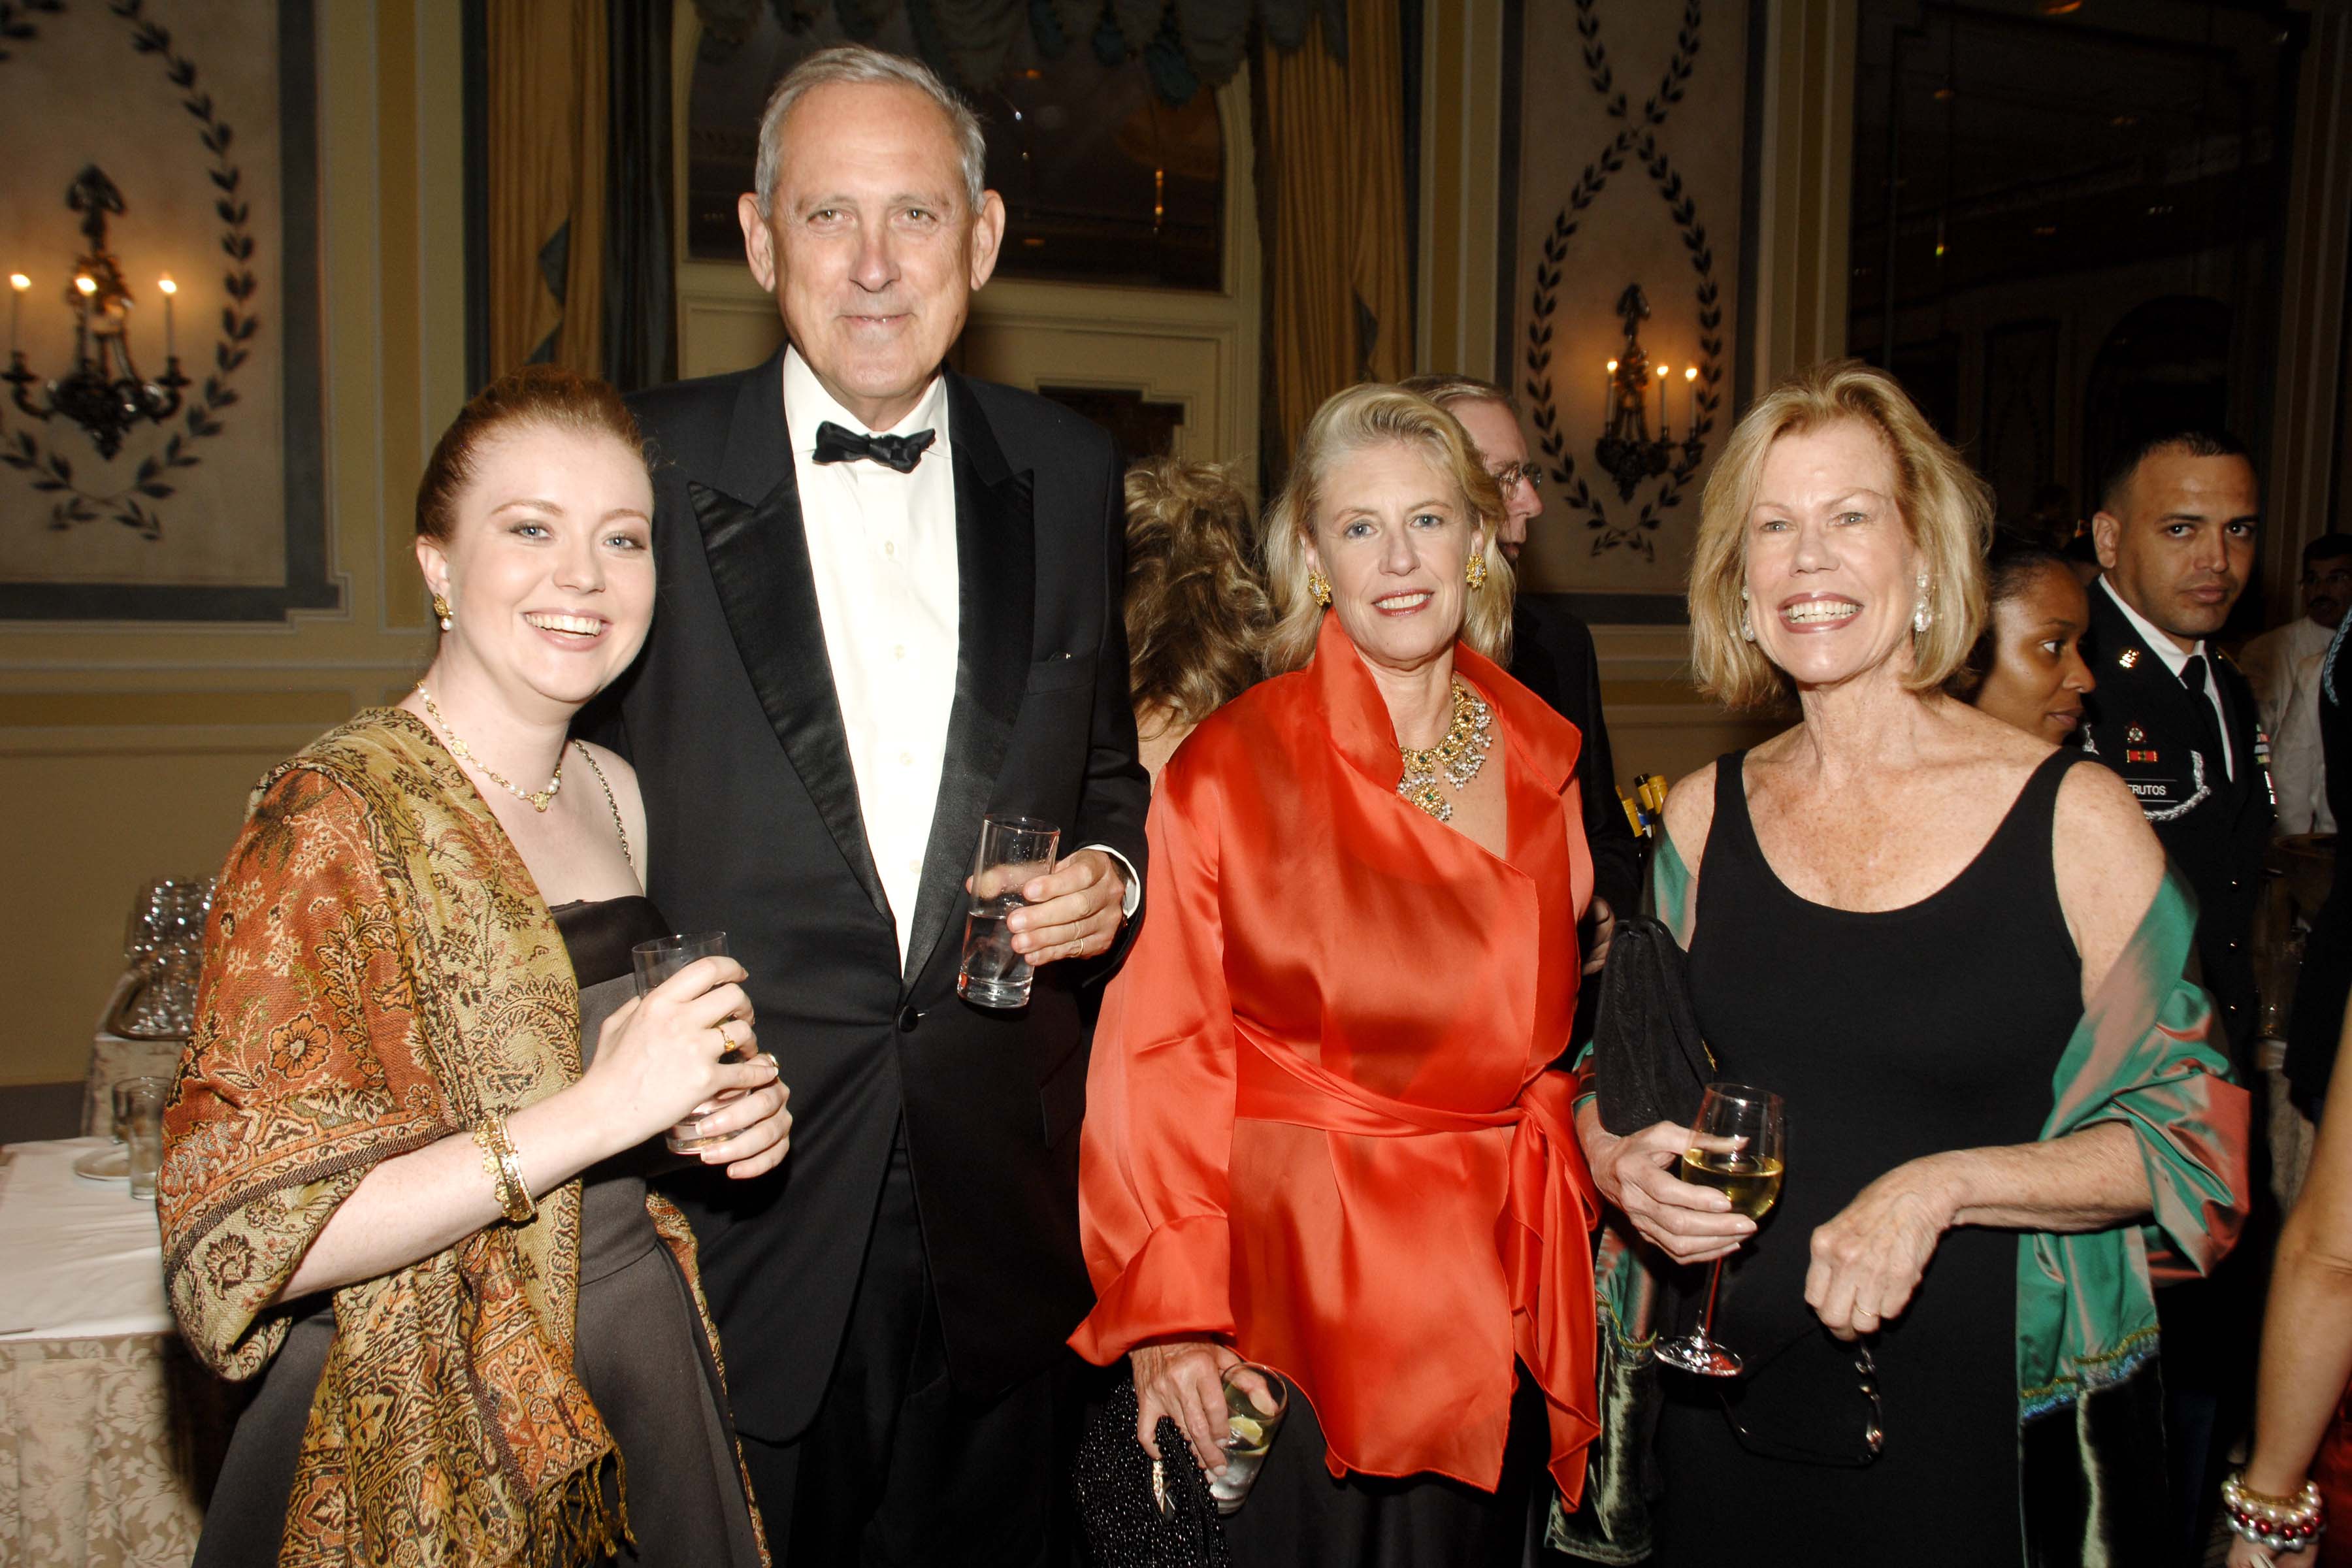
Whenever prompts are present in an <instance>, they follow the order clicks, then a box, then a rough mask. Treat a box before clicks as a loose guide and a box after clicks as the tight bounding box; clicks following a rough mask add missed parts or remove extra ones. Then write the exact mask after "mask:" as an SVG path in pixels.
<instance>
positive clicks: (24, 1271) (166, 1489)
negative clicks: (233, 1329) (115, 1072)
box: [0, 1138, 204, 1568]
mask: <svg viewBox="0 0 2352 1568" xmlns="http://www.w3.org/2000/svg"><path fill="white" fill-rule="evenodd" d="M109 1147H110V1141H109V1140H107V1139H104V1138H69V1139H64V1140H61V1141H58V1142H47V1143H18V1144H16V1145H14V1146H13V1147H11V1148H10V1149H8V1150H7V1151H6V1152H5V1153H6V1156H7V1160H6V1163H5V1166H0V1259H5V1263H0V1331H5V1332H0V1563H25V1564H27V1565H28V1568H30V1565H31V1564H35V1563H38V1564H41V1565H42V1568H49V1565H52V1564H57V1565H70V1568H79V1565H89V1568H145V1565H146V1564H151V1563H152V1564H155V1565H157V1568H161V1565H163V1564H167V1563H168V1564H173V1565H174V1568H177V1565H181V1564H184V1563H186V1562H187V1561H188V1557H189V1555H190V1553H192V1552H194V1550H195V1542H196V1532H197V1529H198V1527H199V1525H200V1524H201V1522H202V1521H203V1517H204V1515H203V1510H202V1508H201V1506H200V1505H199V1503H198V1501H197V1497H196V1487H195V1484H194V1480H193V1479H192V1478H193V1474H194V1469H195V1468H196V1464H197V1462H196V1460H195V1459H194V1453H195V1451H196V1449H197V1447H198V1446H199V1445H198V1442H197V1440H196V1438H195V1435H194V1433H193V1432H192V1430H191V1426H190V1423H189V1420H188V1417H187V1415H186V1414H185V1407H184V1405H183V1404H182V1403H181V1402H180V1401H179V1400H177V1399H175V1397H174V1389H175V1379H176V1380H177V1386H178V1387H179V1388H180V1389H181V1390H184V1389H185V1387H186V1386H187V1378H188V1364H187V1360H186V1354H185V1352H184V1351H183V1350H182V1349H181V1347H180V1345H179V1343H178V1341H177V1337H176V1335H175V1333H174V1331H173V1328H172V1320H171V1314H170V1311H169V1310H168V1309H167V1307H166V1306H165V1304H164V1300H163V1255H162V1252H161V1250H160V1246H159V1243H158V1239H157V1236H156V1230H155V1205H153V1204H152V1203H134V1202H132V1201H131V1197H130V1194H129V1190H128V1184H126V1183H123V1182H107V1183H96V1182H87V1181H84V1180H82V1179H81V1178H80V1177H79V1176H77V1175H75V1174H74V1173H73V1169H72V1166H73V1162H74V1161H75V1159H76V1158H78V1157H79V1156H80V1155H82V1154H85V1153H88V1152H90V1151H92V1150H102V1149H106V1148H109Z"/></svg>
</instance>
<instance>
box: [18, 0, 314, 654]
mask: <svg viewBox="0 0 2352 1568" xmlns="http://www.w3.org/2000/svg"><path fill="white" fill-rule="evenodd" d="M313 6H314V0H277V3H276V4H275V5H256V4H254V0H177V3H175V4H173V5H169V6H168V7H167V6H164V5H159V4H155V3H153V0H108V3H106V4H103V5H95V4H93V5H71V6H64V5H58V6H34V7H23V8H20V7H11V10H12V11H14V13H15V15H14V16H12V18H11V25H10V26H9V28H8V29H7V31H6V33H5V36H0V144H5V146H6V147H7V148H8V149H9V157H8V159H7V161H6V163H5V167H0V252H5V254H0V273H5V274H6V275H7V282H8V284H9V285H10V287H9V288H8V290H7V291H8V295H9V298H8V300H7V301H6V305H7V308H8V310H9V311H10V318H9V360H8V363H7V367H6V368H7V377H6V380H5V382H0V620H13V621H50V622H55V621H72V620H108V621H126V620H127V621H194V622H253V621H274V620H282V619H283V618H285V616H287V615H288V613H289V612H290V611H293V610H298V609H331V608H334V607H336V606H337V605H339V604H340V603H341V595H340V593H339V591H338V589H337V586H336V584H335V583H334V582H333V581H332V580H331V578H330V576H329V574H328V570H327V565H328V563H327V534H326V531H327V517H326V503H325V492H324V472H323V468H324V464H323V460H322V429H321V414H322V410H321V406H320V405H321V367H320V297H319V293H320V290H319V237H318V209H319V190H318V139H317V92H318V67H317V48H316V37H315V22H316V17H315V14H314V9H313ZM20 280H21V281H20Z"/></svg>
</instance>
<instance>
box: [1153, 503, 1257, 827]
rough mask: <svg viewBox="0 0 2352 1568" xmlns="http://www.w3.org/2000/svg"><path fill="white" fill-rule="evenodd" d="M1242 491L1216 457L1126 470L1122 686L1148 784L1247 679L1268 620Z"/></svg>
mask: <svg viewBox="0 0 2352 1568" xmlns="http://www.w3.org/2000/svg"><path fill="white" fill-rule="evenodd" d="M1254 532H1255V531H1254V530H1253V529H1252V528H1251V526H1250V510H1249V498H1247V497H1246V496H1244V495H1243V494H1242V492H1241V490H1240V489H1239V487H1237V486H1236V485H1234V481H1233V479H1232V478H1231V477H1230V476H1229V475H1227V474H1226V472H1225V470H1224V469H1223V468H1219V467H1217V466H1216V465H1215V464H1213V463H1200V462H1192V461H1190V460H1188V459H1186V458H1147V459H1145V460H1144V461H1142V462H1140V463H1138V464H1136V465H1135V466H1134V467H1133V468H1129V469H1128V471H1127V648H1128V659H1127V667H1128V688H1129V694H1130V696H1131V697H1132V698H1133V700H1134V702H1135V729H1136V734H1137V735H1138V737H1139V739H1140V740H1141V742H1142V745H1141V747H1140V751H1141V753H1142V757H1143V765H1144V767H1145V768H1146V769H1147V770H1148V771H1149V772H1150V774H1151V776H1152V779H1153V780H1154V782H1157V781H1158V779H1159V777H1160V769H1161V768H1162V767H1163V766H1165V765H1166V764H1167V762H1168V759H1169V758H1170V757H1171V756H1173V755H1175V754H1176V748H1177V747H1178V746H1180V745H1181V744H1183V742H1184V737H1185V736H1187V735H1189V734H1191V733H1192V731H1193V729H1194V727H1196V726H1197V725H1198V724H1199V723H1200V722H1201V721H1202V720H1203V719H1206V718H1207V717H1208V716H1209V715H1210V714H1212V713H1213V712H1215V711H1216V710H1218V709H1220V708H1222V707H1223V706H1224V705H1225V704H1226V703H1228V702H1230V701H1232V700H1234V698H1236V697H1238V696H1240V695H1241V694H1242V693H1243V692H1244V691H1245V690H1247V689H1249V688H1250V687H1251V686H1252V685H1254V684H1255V682H1256V681H1257V679H1258V677H1259V675H1260V674H1262V673H1263V671H1262V670H1261V669H1260V668H1259V665H1258V657H1259V645H1260V643H1261V642H1262V641H1263V640H1264V638H1265V633H1266V628H1267V627H1269V626H1272V625H1273V624H1274V606H1273V604H1272V603H1271V602H1270V601H1269V600H1268V599H1267V597H1266V593H1265V584H1263V583H1261V582H1260V581H1259V580H1258V575H1257V573H1256V572H1255V570H1253V569H1252V567H1251V564H1250V553H1251V547H1252V538H1253V534H1254Z"/></svg>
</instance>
